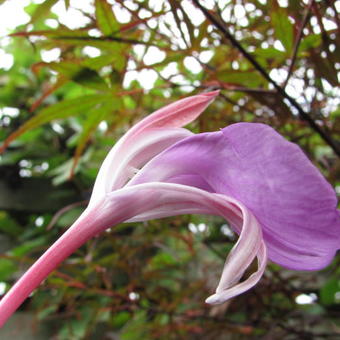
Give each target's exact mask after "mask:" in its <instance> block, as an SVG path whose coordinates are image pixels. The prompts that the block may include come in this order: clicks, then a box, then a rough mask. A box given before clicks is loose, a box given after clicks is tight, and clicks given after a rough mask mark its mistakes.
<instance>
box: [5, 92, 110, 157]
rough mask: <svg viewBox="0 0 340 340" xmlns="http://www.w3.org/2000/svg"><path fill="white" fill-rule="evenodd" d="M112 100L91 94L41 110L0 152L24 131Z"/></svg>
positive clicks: (7, 140)
mask: <svg viewBox="0 0 340 340" xmlns="http://www.w3.org/2000/svg"><path fill="white" fill-rule="evenodd" d="M107 100H112V95H108V94H105V95H103V94H93V95H85V96H80V97H77V98H75V99H68V100H64V101H62V102H59V103H57V104H55V105H52V106H49V107H47V108H45V109H43V110H41V111H40V112H39V113H38V114H37V115H36V116H34V117H32V118H31V119H29V120H28V121H27V122H26V123H25V124H23V125H21V126H20V128H19V129H18V130H16V131H14V132H13V133H12V134H11V135H10V136H9V137H8V138H7V139H6V140H5V141H4V143H3V145H2V146H1V148H0V150H4V149H5V148H6V147H7V146H8V145H9V143H11V142H12V141H13V140H14V139H16V138H17V137H19V136H21V135H22V134H23V133H25V132H26V131H29V130H32V129H35V128H37V127H39V126H41V125H43V124H46V123H48V122H51V121H53V120H55V119H65V118H68V117H71V116H75V115H77V114H81V113H84V112H86V111H88V110H89V109H90V108H92V107H93V106H95V105H98V104H102V102H103V101H107Z"/></svg>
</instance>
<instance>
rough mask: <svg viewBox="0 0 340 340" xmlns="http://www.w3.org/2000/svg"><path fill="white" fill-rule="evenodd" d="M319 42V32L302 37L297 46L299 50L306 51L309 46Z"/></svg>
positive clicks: (320, 40)
mask: <svg viewBox="0 0 340 340" xmlns="http://www.w3.org/2000/svg"><path fill="white" fill-rule="evenodd" d="M321 42H322V39H321V35H320V34H309V35H307V36H306V37H304V38H303V39H302V41H301V44H300V46H299V52H303V51H306V50H308V49H310V48H316V47H318V46H320V44H321Z"/></svg>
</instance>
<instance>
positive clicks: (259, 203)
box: [0, 91, 340, 325]
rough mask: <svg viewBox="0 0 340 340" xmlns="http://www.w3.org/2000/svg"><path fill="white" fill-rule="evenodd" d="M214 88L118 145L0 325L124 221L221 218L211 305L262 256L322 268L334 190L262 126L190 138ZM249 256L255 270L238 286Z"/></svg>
mask: <svg viewBox="0 0 340 340" xmlns="http://www.w3.org/2000/svg"><path fill="white" fill-rule="evenodd" d="M217 94H218V92H216V91H215V92H210V93H205V94H201V95H197V96H193V97H189V98H185V99H182V100H180V101H178V102H176V103H174V104H171V105H168V106H166V107H164V108H163V109H160V110H159V111H157V112H155V113H153V114H152V115H150V116H148V117H146V118H145V119H143V120H142V121H141V122H140V123H138V124H136V125H135V126H134V127H132V128H131V129H130V130H129V131H128V132H127V133H126V134H125V135H124V136H123V137H122V138H121V139H120V140H119V141H118V142H117V143H116V145H115V146H114V147H113V148H112V150H111V151H110V153H109V154H108V156H107V157H106V159H105V160H104V162H103V164H102V166H101V168H100V170H99V173H98V176H97V179H96V182H95V186H94V189H93V193H92V197H91V200H90V203H89V205H88V207H87V209H86V210H85V211H84V213H83V214H82V215H81V216H80V217H79V218H78V220H77V221H76V222H75V223H74V224H73V225H72V226H71V227H70V228H69V229H68V230H67V231H66V232H65V233H64V234H63V235H62V237H61V238H60V239H59V240H57V241H56V243H55V244H54V245H52V246H51V247H50V248H49V249H48V250H47V251H46V252H45V253H44V254H43V255H42V256H41V257H40V259H38V261H37V262H36V263H35V264H34V265H33V266H32V267H31V268H30V269H29V270H28V271H27V272H26V273H25V274H24V275H23V277H22V278H21V279H20V280H19V281H18V282H17V283H16V284H15V285H14V286H13V288H12V289H11V290H10V291H9V292H8V293H7V295H6V296H5V297H4V298H3V299H2V300H1V302H0V325H2V324H4V322H5V321H6V320H7V319H8V318H9V317H10V315H11V314H12V313H13V312H14V311H15V310H16V309H17V308H18V307H19V306H20V304H21V303H22V302H23V301H24V300H25V299H26V297H27V296H28V295H29V294H30V293H31V292H32V291H33V290H34V289H35V288H36V287H37V286H38V285H39V284H40V283H41V281H42V280H44V279H45V278H46V276H47V275H48V274H49V273H50V272H51V271H53V269H54V268H55V267H56V266H57V265H58V264H59V263H60V262H62V261H63V260H64V259H65V258H66V257H68V256H69V255H70V254H71V253H73V252H74V251H75V250H76V249H77V248H79V247H80V246H81V245H82V244H84V243H85V242H86V241H87V240H88V239H90V238H91V237H93V236H94V235H96V234H98V233H100V232H102V231H103V230H105V229H107V228H108V227H111V226H114V225H116V224H118V223H121V222H125V221H145V220H149V219H154V218H161V217H166V216H174V215H180V214H196V213H197V214H213V215H220V216H222V217H224V218H226V219H227V220H228V221H229V223H230V224H231V226H232V227H233V229H234V230H235V231H236V232H237V233H238V234H239V239H238V241H237V243H236V244H235V246H234V247H233V249H232V250H231V252H230V253H229V255H228V257H227V259H226V262H225V265H224V268H223V272H222V276H221V279H220V282H219V284H218V286H217V289H216V292H215V294H213V295H212V296H210V297H209V298H208V299H207V300H206V302H207V303H211V304H217V303H222V302H225V301H226V300H228V299H230V298H231V297H233V296H236V295H239V294H241V293H242V292H244V291H246V290H248V289H249V288H251V287H252V286H254V285H255V284H256V283H257V282H258V280H259V279H260V278H261V276H262V274H263V272H264V270H265V266H266V262H267V256H268V257H269V259H270V260H271V261H273V262H276V263H278V264H280V265H282V266H284V267H287V268H291V269H296V270H316V269H320V268H323V267H325V266H327V265H328V264H329V262H330V261H331V260H332V258H333V257H334V254H335V252H336V250H337V249H338V248H339V245H340V236H339V235H340V214H339V211H338V210H337V209H336V205H337V200H336V195H335V193H334V191H333V189H332V187H331V186H330V185H329V183H327V181H326V180H325V179H324V178H323V176H322V175H321V174H320V173H319V171H318V170H317V169H316V168H315V167H314V166H313V165H312V164H311V163H310V162H309V160H308V159H307V157H306V156H305V155H304V154H303V152H302V151H301V150H300V148H299V147H298V146H296V145H295V144H292V143H290V142H288V141H286V140H285V139H284V138H283V137H281V136H280V135H279V134H277V133H276V132H275V131H274V130H273V129H272V128H270V127H268V126H266V125H263V124H255V123H239V124H234V125H231V126H229V127H227V128H225V129H223V130H221V131H219V132H212V133H202V134H197V135H194V134H192V133H191V132H190V131H188V130H186V129H182V128H181V126H183V125H186V124H188V123H189V122H191V121H192V120H194V119H195V118H196V117H197V116H198V115H199V114H200V113H201V112H202V111H203V110H204V109H205V108H206V106H207V105H208V104H209V103H210V102H211V101H212V100H213V99H214V98H215V96H216V95H217ZM255 258H257V260H258V269H257V270H256V271H255V272H254V273H253V274H252V275H251V276H250V277H249V278H247V279H246V280H245V281H243V282H239V281H240V279H241V277H242V276H243V274H244V272H245V270H246V269H247V268H248V266H249V265H250V264H251V263H252V262H253V260H254V259H255Z"/></svg>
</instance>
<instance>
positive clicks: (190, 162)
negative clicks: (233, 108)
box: [129, 123, 340, 270]
mask: <svg viewBox="0 0 340 340" xmlns="http://www.w3.org/2000/svg"><path fill="white" fill-rule="evenodd" d="M193 176H195V177H196V178H199V177H200V178H201V179H200V181H201V183H206V187H208V188H210V189H209V191H212V192H217V193H223V194H225V195H228V196H231V197H234V198H235V199H237V200H238V201H240V202H242V203H243V204H244V205H245V206H246V207H247V208H249V209H250V210H251V211H252V212H253V213H254V215H255V216H256V218H257V219H258V221H259V222H260V224H261V226H262V228H263V234H264V239H265V241H266V244H267V246H268V253H269V258H270V259H271V260H272V261H274V262H276V263H278V264H281V265H283V266H285V267H288V268H291V269H297V270H315V269H320V268H323V267H324V266H326V265H327V264H329V262H330V261H331V260H332V258H333V257H334V254H335V252H336V250H337V249H338V248H339V244H340V236H339V235H340V214H339V212H338V211H337V209H336V206H337V200H336V195H335V193H334V190H333V189H332V187H331V186H330V184H329V183H328V182H327V181H326V180H325V179H324V178H323V176H322V175H321V174H320V172H319V171H318V170H317V169H316V168H315V167H314V166H313V165H312V163H311V162H310V161H309V160H308V159H307V157H306V156H305V155H304V153H303V152H302V151H301V149H300V148H299V147H298V146H297V145H295V144H293V143H290V142H288V141H286V140H285V139H284V138H283V137H282V136H280V135H279V134H278V133H276V132H275V130H273V129H272V128H270V127H269V126H266V125H263V124H254V123H239V124H234V125H231V126H229V127H227V128H225V129H223V130H222V131H220V132H214V133H204V134H199V135H195V136H192V137H189V138H187V139H185V140H183V141H181V142H179V143H177V144H175V145H174V146H172V147H171V148H169V149H167V150H165V151H164V152H163V153H162V154H160V155H158V156H157V157H155V158H154V159H153V160H151V161H150V162H149V163H148V164H147V165H146V166H145V167H144V168H143V169H142V171H140V173H139V174H137V176H136V177H135V178H134V179H133V180H132V181H131V183H129V185H136V184H139V183H145V182H149V181H160V182H176V180H177V179H178V178H182V179H183V178H185V177H187V178H192V177H193ZM181 183H182V184H185V182H184V181H183V180H182V181H181ZM190 184H192V182H191V183H190Z"/></svg>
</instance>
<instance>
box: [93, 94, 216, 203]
mask: <svg viewBox="0 0 340 340" xmlns="http://www.w3.org/2000/svg"><path fill="white" fill-rule="evenodd" d="M218 93H219V91H213V92H207V93H201V94H199V95H196V96H192V97H187V98H184V99H181V100H178V101H176V102H175V103H172V104H170V105H167V106H165V107H163V108H161V109H160V110H158V111H156V112H154V113H153V114H151V115H149V116H147V117H146V118H144V119H143V120H141V121H140V122H139V123H137V124H136V125H134V126H133V127H132V128H131V129H130V130H129V131H128V132H127V133H126V134H125V135H124V136H123V137H122V138H121V139H120V140H119V141H118V142H117V143H116V144H115V146H114V147H113V148H112V149H111V151H110V152H109V153H108V155H107V156H106V158H105V160H104V162H103V164H102V166H101V168H100V170H99V173H98V176H97V179H96V182H95V185H94V188H93V192H92V197H91V200H90V203H89V205H93V203H94V202H95V201H97V200H99V199H100V197H102V196H103V195H105V193H107V192H110V191H112V190H115V189H118V188H120V187H121V183H123V182H124V180H123V179H121V178H120V177H122V178H125V177H126V175H125V174H124V172H125V170H126V168H125V166H126V165H127V160H128V159H131V153H135V152H136V151H137V153H138V152H140V153H143V152H144V150H145V149H146V148H149V149H151V148H152V145H153V144H152V142H153V141H152V138H151V139H149V143H148V136H147V133H148V132H149V131H150V130H155V129H164V130H167V131H168V132H169V131H174V128H180V127H182V126H184V125H186V124H189V123H190V122H192V121H193V120H195V119H196V118H197V117H198V116H199V115H200V114H201V113H202V112H203V111H204V109H205V108H206V107H207V106H208V105H209V104H210V103H211V102H212V101H213V100H214V99H215V97H216V96H217V95H218ZM159 131H161V130H159ZM164 135H167V133H166V132H164ZM162 139H163V145H164V148H166V147H168V146H169V143H168V142H169V141H172V142H176V141H178V139H177V140H176V139H174V138H169V140H168V142H166V140H165V139H166V138H162ZM156 143H158V144H159V141H157V142H156ZM158 146H159V145H158ZM154 150H157V152H160V151H161V150H160V149H159V148H156V147H155V149H154ZM153 154H154V153H151V155H150V157H153Z"/></svg>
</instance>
